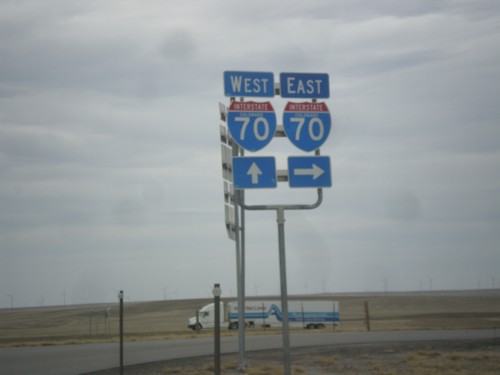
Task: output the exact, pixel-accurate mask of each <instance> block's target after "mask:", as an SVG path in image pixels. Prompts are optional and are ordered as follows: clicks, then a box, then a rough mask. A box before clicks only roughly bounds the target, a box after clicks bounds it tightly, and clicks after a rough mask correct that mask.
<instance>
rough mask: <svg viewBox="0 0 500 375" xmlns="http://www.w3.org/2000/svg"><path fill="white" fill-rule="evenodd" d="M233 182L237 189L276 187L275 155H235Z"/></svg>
mask: <svg viewBox="0 0 500 375" xmlns="http://www.w3.org/2000/svg"><path fill="white" fill-rule="evenodd" d="M233 180H234V181H233V182H234V188H235V189H256V188H275V187H276V185H277V179H276V160H275V158H274V157H268V156H259V157H245V156H241V157H234V158H233Z"/></svg>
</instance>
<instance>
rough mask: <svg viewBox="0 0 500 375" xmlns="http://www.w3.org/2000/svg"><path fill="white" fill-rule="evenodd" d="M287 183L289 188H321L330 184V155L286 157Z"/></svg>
mask: <svg viewBox="0 0 500 375" xmlns="http://www.w3.org/2000/svg"><path fill="white" fill-rule="evenodd" d="M288 184H289V186H290V187H291V188H321V187H330V186H332V175H331V170H330V157H328V156H290V157H288Z"/></svg>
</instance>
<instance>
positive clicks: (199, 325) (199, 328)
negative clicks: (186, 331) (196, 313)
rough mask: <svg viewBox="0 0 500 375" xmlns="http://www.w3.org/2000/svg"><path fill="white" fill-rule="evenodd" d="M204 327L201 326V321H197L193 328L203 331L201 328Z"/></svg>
mask: <svg viewBox="0 0 500 375" xmlns="http://www.w3.org/2000/svg"><path fill="white" fill-rule="evenodd" d="M202 328H203V327H202V326H201V324H200V323H197V324H196V325H195V326H194V328H193V330H194V331H201V329H202Z"/></svg>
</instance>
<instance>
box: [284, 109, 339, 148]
mask: <svg viewBox="0 0 500 375" xmlns="http://www.w3.org/2000/svg"><path fill="white" fill-rule="evenodd" d="M331 126H332V121H331V117H330V112H329V111H328V107H327V106H326V104H325V103H311V102H304V103H293V102H288V103H287V105H286V107H285V111H284V112H283V127H284V129H285V133H286V135H287V137H288V139H289V140H290V141H291V142H292V143H293V144H294V145H295V146H297V147H298V148H300V149H301V150H304V151H314V150H316V149H318V148H320V147H321V145H322V144H323V143H324V142H325V141H326V139H327V138H328V135H329V134H330V129H331Z"/></svg>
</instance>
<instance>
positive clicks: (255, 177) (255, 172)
mask: <svg viewBox="0 0 500 375" xmlns="http://www.w3.org/2000/svg"><path fill="white" fill-rule="evenodd" d="M247 174H248V175H250V176H252V184H254V185H257V184H258V183H259V176H260V175H261V174H262V171H261V170H260V168H259V166H258V165H257V164H256V163H255V162H253V163H252V165H251V166H250V168H249V169H248V172H247Z"/></svg>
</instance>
